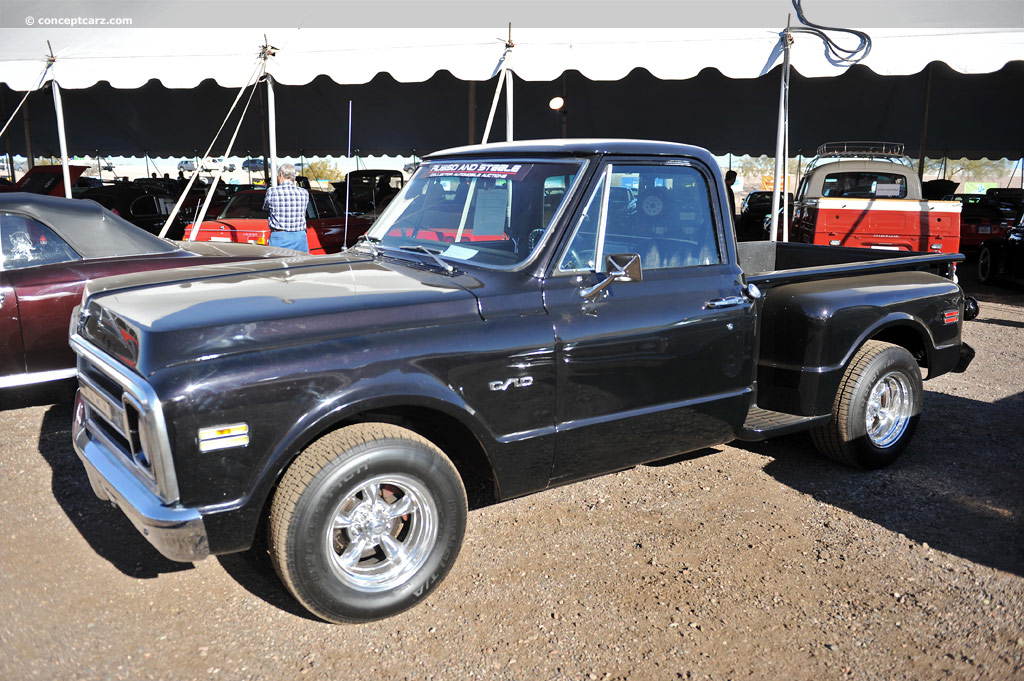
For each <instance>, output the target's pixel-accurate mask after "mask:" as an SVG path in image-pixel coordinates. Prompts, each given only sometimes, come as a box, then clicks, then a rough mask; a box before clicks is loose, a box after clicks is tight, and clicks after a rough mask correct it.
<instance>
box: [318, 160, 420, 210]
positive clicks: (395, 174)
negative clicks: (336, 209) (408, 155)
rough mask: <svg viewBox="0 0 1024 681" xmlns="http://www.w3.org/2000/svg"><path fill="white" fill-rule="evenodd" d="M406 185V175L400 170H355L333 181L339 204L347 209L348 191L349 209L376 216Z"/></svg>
mask: <svg viewBox="0 0 1024 681" xmlns="http://www.w3.org/2000/svg"><path fill="white" fill-rule="evenodd" d="M404 185H405V176H404V175H402V173H401V172H400V171H398V170H353V171H351V172H349V173H348V174H347V175H346V176H345V179H344V180H342V181H341V182H332V183H331V186H333V187H334V190H335V195H336V196H337V197H338V204H339V205H340V206H341V207H342V210H344V209H345V205H346V204H345V194H346V192H347V193H348V211H349V213H354V214H357V215H363V214H367V215H372V216H373V217H374V218H376V217H377V214H378V213H379V212H380V211H381V210H383V209H384V207H385V206H386V205H387V204H388V202H389V201H391V199H392V198H394V196H395V194H397V193H398V190H399V189H401V188H402V187H403V186H404Z"/></svg>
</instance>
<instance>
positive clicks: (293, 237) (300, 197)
mask: <svg viewBox="0 0 1024 681" xmlns="http://www.w3.org/2000/svg"><path fill="white" fill-rule="evenodd" d="M308 203H309V192H307V191H306V190H305V189H303V188H302V187H300V186H298V185H296V184H295V166H293V165H292V164H291V163H282V164H281V165H279V166H278V167H277V186H276V187H271V188H269V189H267V196H266V198H265V199H263V207H264V208H265V209H267V210H269V211H270V245H271V246H280V247H282V248H292V249H295V250H296V251H305V252H306V253H309V243H308V242H307V241H306V205H307V204H308Z"/></svg>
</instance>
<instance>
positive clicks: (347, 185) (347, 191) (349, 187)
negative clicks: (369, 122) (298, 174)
mask: <svg viewBox="0 0 1024 681" xmlns="http://www.w3.org/2000/svg"><path fill="white" fill-rule="evenodd" d="M345 157H346V158H352V100H351V99H350V100H348V148H347V150H346V152H345ZM350 196H352V184H351V183H350V182H349V179H348V173H345V248H348V212H349V197H350Z"/></svg>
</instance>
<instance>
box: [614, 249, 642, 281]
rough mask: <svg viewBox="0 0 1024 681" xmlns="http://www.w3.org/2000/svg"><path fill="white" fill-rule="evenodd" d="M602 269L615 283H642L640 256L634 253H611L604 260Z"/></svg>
mask: <svg viewBox="0 0 1024 681" xmlns="http://www.w3.org/2000/svg"><path fill="white" fill-rule="evenodd" d="M604 269H605V271H606V272H608V274H610V275H612V276H614V277H615V280H616V281H643V280H644V271H643V269H641V267H640V256H639V255H637V254H636V253H612V254H609V255H606V256H605V258H604Z"/></svg>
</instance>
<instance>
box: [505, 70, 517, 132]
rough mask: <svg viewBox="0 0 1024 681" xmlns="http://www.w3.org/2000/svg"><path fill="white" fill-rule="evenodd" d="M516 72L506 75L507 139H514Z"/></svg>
mask: <svg viewBox="0 0 1024 681" xmlns="http://www.w3.org/2000/svg"><path fill="white" fill-rule="evenodd" d="M514 75H515V74H514V73H513V72H511V71H509V72H508V73H507V74H506V75H505V139H506V140H508V141H509V142H511V141H512V139H513V138H512V109H513V106H512V79H513V76H514Z"/></svg>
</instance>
